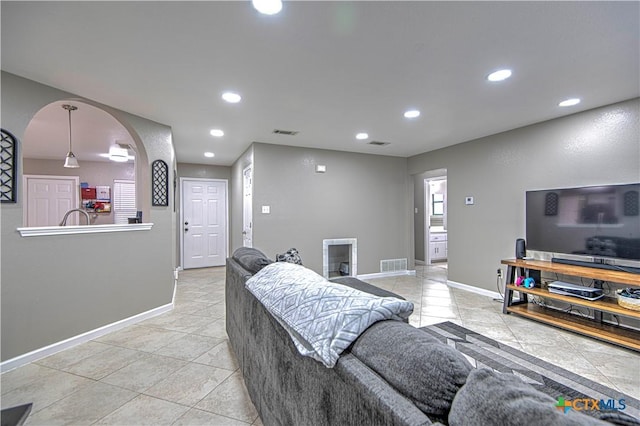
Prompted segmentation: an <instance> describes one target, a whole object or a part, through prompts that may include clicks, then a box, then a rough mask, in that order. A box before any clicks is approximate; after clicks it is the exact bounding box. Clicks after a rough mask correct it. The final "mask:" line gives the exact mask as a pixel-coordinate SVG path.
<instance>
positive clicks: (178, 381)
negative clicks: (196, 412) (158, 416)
mask: <svg viewBox="0 0 640 426" xmlns="http://www.w3.org/2000/svg"><path fill="white" fill-rule="evenodd" d="M231 374H232V372H231V371H229V370H224V369H221V368H216V367H211V366H208V365H203V364H195V363H190V364H188V365H186V366H184V367H183V368H181V369H180V370H178V371H176V372H174V373H173V374H171V375H170V376H168V377H167V378H165V379H164V380H162V381H161V382H159V383H157V384H156V385H154V386H152V387H151V388H149V389H147V390H146V391H145V392H144V393H145V394H147V395H151V396H155V397H158V398H161V399H164V400H167V401H172V402H176V403H179V404H183V405H188V406H193V405H194V404H196V403H197V402H198V401H200V400H201V399H202V398H204V397H205V396H207V394H209V393H210V392H211V391H213V390H214V389H215V388H216V387H217V386H218V385H220V383H222V382H223V381H224V380H225V379H227V378H228V377H229V376H231Z"/></svg>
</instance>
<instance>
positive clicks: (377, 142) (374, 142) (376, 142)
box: [367, 141, 391, 146]
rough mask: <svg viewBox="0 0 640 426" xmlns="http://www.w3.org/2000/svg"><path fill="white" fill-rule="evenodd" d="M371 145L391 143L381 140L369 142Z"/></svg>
mask: <svg viewBox="0 0 640 426" xmlns="http://www.w3.org/2000/svg"><path fill="white" fill-rule="evenodd" d="M367 143H368V144H369V145H375V146H385V145H391V143H390V142H380V141H371V142H367Z"/></svg>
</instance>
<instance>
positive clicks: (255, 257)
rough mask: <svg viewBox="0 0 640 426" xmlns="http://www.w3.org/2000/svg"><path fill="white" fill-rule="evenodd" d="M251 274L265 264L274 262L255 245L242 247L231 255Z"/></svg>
mask: <svg viewBox="0 0 640 426" xmlns="http://www.w3.org/2000/svg"><path fill="white" fill-rule="evenodd" d="M231 257H232V258H233V259H235V261H236V262H238V263H239V264H240V265H241V266H242V267H243V268H244V269H246V270H247V271H249V272H250V273H251V275H253V274H255V273H257V272H258V271H260V270H261V269H262V268H264V267H265V266H267V265H269V264H271V263H273V261H272V260H271V259H269V258H268V257H267V255H266V254H264V253H263V252H261V251H260V250H258V249H256V248H253V247H240V248H239V249H237V250H236V251H234V252H233V255H232V256H231Z"/></svg>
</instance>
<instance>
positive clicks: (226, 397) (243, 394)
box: [196, 373, 258, 423]
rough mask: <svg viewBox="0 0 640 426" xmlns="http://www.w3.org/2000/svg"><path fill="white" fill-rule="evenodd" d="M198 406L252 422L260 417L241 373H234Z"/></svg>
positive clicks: (197, 405) (197, 406)
mask: <svg viewBox="0 0 640 426" xmlns="http://www.w3.org/2000/svg"><path fill="white" fill-rule="evenodd" d="M196 408H199V409H201V410H205V411H209V412H211V413H215V414H219V415H221V416H226V417H231V418H234V419H236V420H240V421H243V422H246V423H252V422H254V421H255V420H256V418H257V417H258V412H257V411H256V409H255V407H254V406H253V403H252V402H251V399H250V398H249V394H248V393H247V390H246V388H245V387H244V383H243V382H242V378H241V377H240V374H239V373H234V374H232V375H231V376H230V377H229V378H227V380H225V381H224V382H222V384H220V386H218V387H217V388H216V389H215V390H214V391H213V392H211V393H210V394H209V395H207V397H206V398H204V399H203V400H202V401H200V402H199V403H198V404H196Z"/></svg>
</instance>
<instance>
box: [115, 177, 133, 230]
mask: <svg viewBox="0 0 640 426" xmlns="http://www.w3.org/2000/svg"><path fill="white" fill-rule="evenodd" d="M112 208H113V223H129V218H130V217H136V183H135V181H132V180H114V181H113V205H112Z"/></svg>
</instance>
